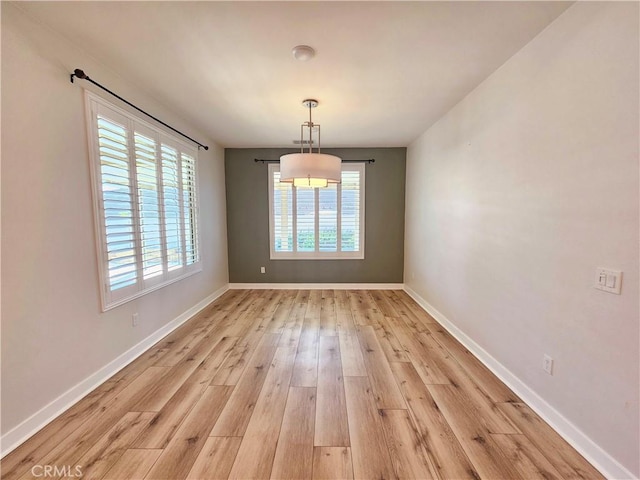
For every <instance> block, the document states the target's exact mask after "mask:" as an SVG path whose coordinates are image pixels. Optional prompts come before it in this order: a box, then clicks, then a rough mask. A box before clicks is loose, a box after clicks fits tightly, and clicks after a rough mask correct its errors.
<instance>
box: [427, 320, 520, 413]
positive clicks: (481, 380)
mask: <svg viewBox="0 0 640 480" xmlns="http://www.w3.org/2000/svg"><path fill="white" fill-rule="evenodd" d="M427 329H428V330H429V332H431V335H432V338H434V339H435V340H436V341H437V342H438V343H440V344H441V345H442V346H443V347H444V348H446V349H447V350H448V351H449V353H451V355H453V357H454V358H455V359H456V361H457V362H458V363H459V364H460V365H461V366H462V368H464V369H465V371H466V372H467V374H468V375H469V376H470V377H471V378H472V380H474V381H475V383H476V384H477V385H479V386H480V388H482V390H484V391H485V392H486V393H487V395H489V397H491V400H493V401H494V402H496V403H503V402H520V401H521V400H520V398H518V396H517V395H516V394H515V393H513V392H512V391H511V390H510V389H509V387H507V386H506V385H505V384H504V383H502V382H501V381H500V380H499V379H498V378H497V377H496V376H495V375H494V374H493V373H491V371H489V369H488V368H487V367H485V366H484V365H483V364H482V362H480V360H478V359H477V358H476V357H475V356H474V355H473V354H472V353H471V352H470V351H469V350H467V349H466V348H465V347H464V346H463V345H462V344H461V343H460V342H458V341H457V340H456V339H455V338H453V337H452V336H451V334H449V332H447V331H446V330H445V329H444V327H442V326H441V325H438V324H427Z"/></svg>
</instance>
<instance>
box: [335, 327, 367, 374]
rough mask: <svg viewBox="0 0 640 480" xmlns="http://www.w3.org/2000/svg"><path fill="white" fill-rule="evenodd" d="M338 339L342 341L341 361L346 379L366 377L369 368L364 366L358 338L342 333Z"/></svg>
mask: <svg viewBox="0 0 640 480" xmlns="http://www.w3.org/2000/svg"><path fill="white" fill-rule="evenodd" d="M338 339H339V341H340V359H341V360H342V373H343V375H344V376H345V377H362V376H366V375H367V368H366V367H365V365H364V358H363V357H362V350H361V349H360V341H359V340H358V336H357V335H349V334H346V333H343V332H340V333H339V334H338Z"/></svg>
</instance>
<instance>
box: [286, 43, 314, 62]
mask: <svg viewBox="0 0 640 480" xmlns="http://www.w3.org/2000/svg"><path fill="white" fill-rule="evenodd" d="M291 53H293V58H295V59H296V60H299V61H301V62H306V61H307V60H311V59H312V58H313V57H315V56H316V51H315V50H314V49H313V48H311V47H310V46H309V45H298V46H295V47H293V50H291Z"/></svg>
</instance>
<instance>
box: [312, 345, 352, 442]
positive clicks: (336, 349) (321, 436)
mask: <svg viewBox="0 0 640 480" xmlns="http://www.w3.org/2000/svg"><path fill="white" fill-rule="evenodd" d="M315 414H316V424H315V437H314V445H315V446H330V447H348V446H349V445H350V443H349V426H348V419H347V407H346V399H345V394H344V376H343V373H342V363H341V360H340V342H339V340H338V337H330V336H328V337H320V362H319V365H318V390H317V401H316V412H315Z"/></svg>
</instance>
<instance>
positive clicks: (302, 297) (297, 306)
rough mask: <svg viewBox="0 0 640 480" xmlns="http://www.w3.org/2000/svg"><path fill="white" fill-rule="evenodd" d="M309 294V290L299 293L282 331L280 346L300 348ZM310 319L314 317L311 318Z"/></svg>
mask: <svg viewBox="0 0 640 480" xmlns="http://www.w3.org/2000/svg"><path fill="white" fill-rule="evenodd" d="M309 294H310V291H309V290H299V291H298V293H297V295H296V298H295V300H294V302H293V305H292V307H291V310H290V312H289V317H288V318H287V320H286V322H285V324H284V327H283V329H282V336H281V337H280V343H279V344H278V346H280V347H293V348H296V347H297V346H298V340H299V339H300V334H301V332H302V323H303V322H304V319H305V317H306V312H307V306H308V302H309ZM310 318H313V317H312V316H310Z"/></svg>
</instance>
